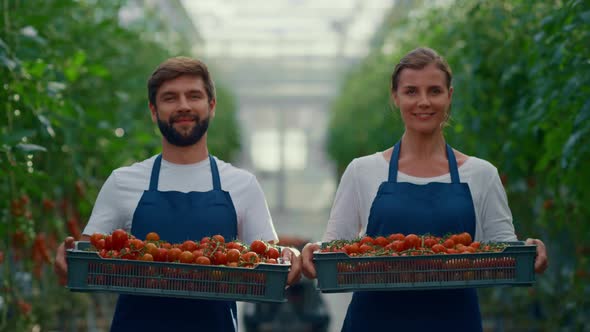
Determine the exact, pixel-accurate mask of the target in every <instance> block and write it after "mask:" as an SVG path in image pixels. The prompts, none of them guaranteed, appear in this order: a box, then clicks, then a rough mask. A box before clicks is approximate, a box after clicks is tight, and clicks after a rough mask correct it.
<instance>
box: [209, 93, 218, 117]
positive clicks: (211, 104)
mask: <svg viewBox="0 0 590 332" xmlns="http://www.w3.org/2000/svg"><path fill="white" fill-rule="evenodd" d="M216 106H217V99H215V98H214V99H211V101H210V102H209V117H210V118H211V120H212V119H214V118H215V107H216Z"/></svg>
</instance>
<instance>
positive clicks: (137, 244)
mask: <svg viewBox="0 0 590 332" xmlns="http://www.w3.org/2000/svg"><path fill="white" fill-rule="evenodd" d="M144 246H145V243H144V242H143V241H142V240H140V239H131V240H129V247H130V248H131V249H134V250H141V249H143V247H144Z"/></svg>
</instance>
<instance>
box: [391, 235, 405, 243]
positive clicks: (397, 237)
mask: <svg viewBox="0 0 590 332" xmlns="http://www.w3.org/2000/svg"><path fill="white" fill-rule="evenodd" d="M405 238H406V236H405V235H403V234H402V233H396V234H391V235H390V236H388V237H387V239H388V240H389V242H393V241H395V240H399V241H403V240H404V239H405Z"/></svg>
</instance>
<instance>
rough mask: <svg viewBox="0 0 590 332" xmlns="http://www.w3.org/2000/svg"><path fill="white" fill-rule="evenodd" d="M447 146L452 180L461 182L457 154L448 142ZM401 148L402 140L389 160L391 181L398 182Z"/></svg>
mask: <svg viewBox="0 0 590 332" xmlns="http://www.w3.org/2000/svg"><path fill="white" fill-rule="evenodd" d="M446 147H447V159H448V161H449V172H450V173H451V182H452V183H459V182H460V181H459V170H458V167H457V159H455V154H454V153H453V149H452V148H451V146H450V145H448V144H446ZM400 150H401V140H399V141H398V142H397V143H395V146H394V147H393V153H392V154H391V159H390V160H389V178H388V181H389V182H393V183H396V182H397V171H398V161H399V152H400Z"/></svg>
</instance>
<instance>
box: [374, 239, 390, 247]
mask: <svg viewBox="0 0 590 332" xmlns="http://www.w3.org/2000/svg"><path fill="white" fill-rule="evenodd" d="M373 243H374V244H375V245H378V246H380V247H385V246H386V245H388V244H389V241H388V240H387V239H386V238H384V237H383V236H378V237H376V238H375V240H374V241H373Z"/></svg>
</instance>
